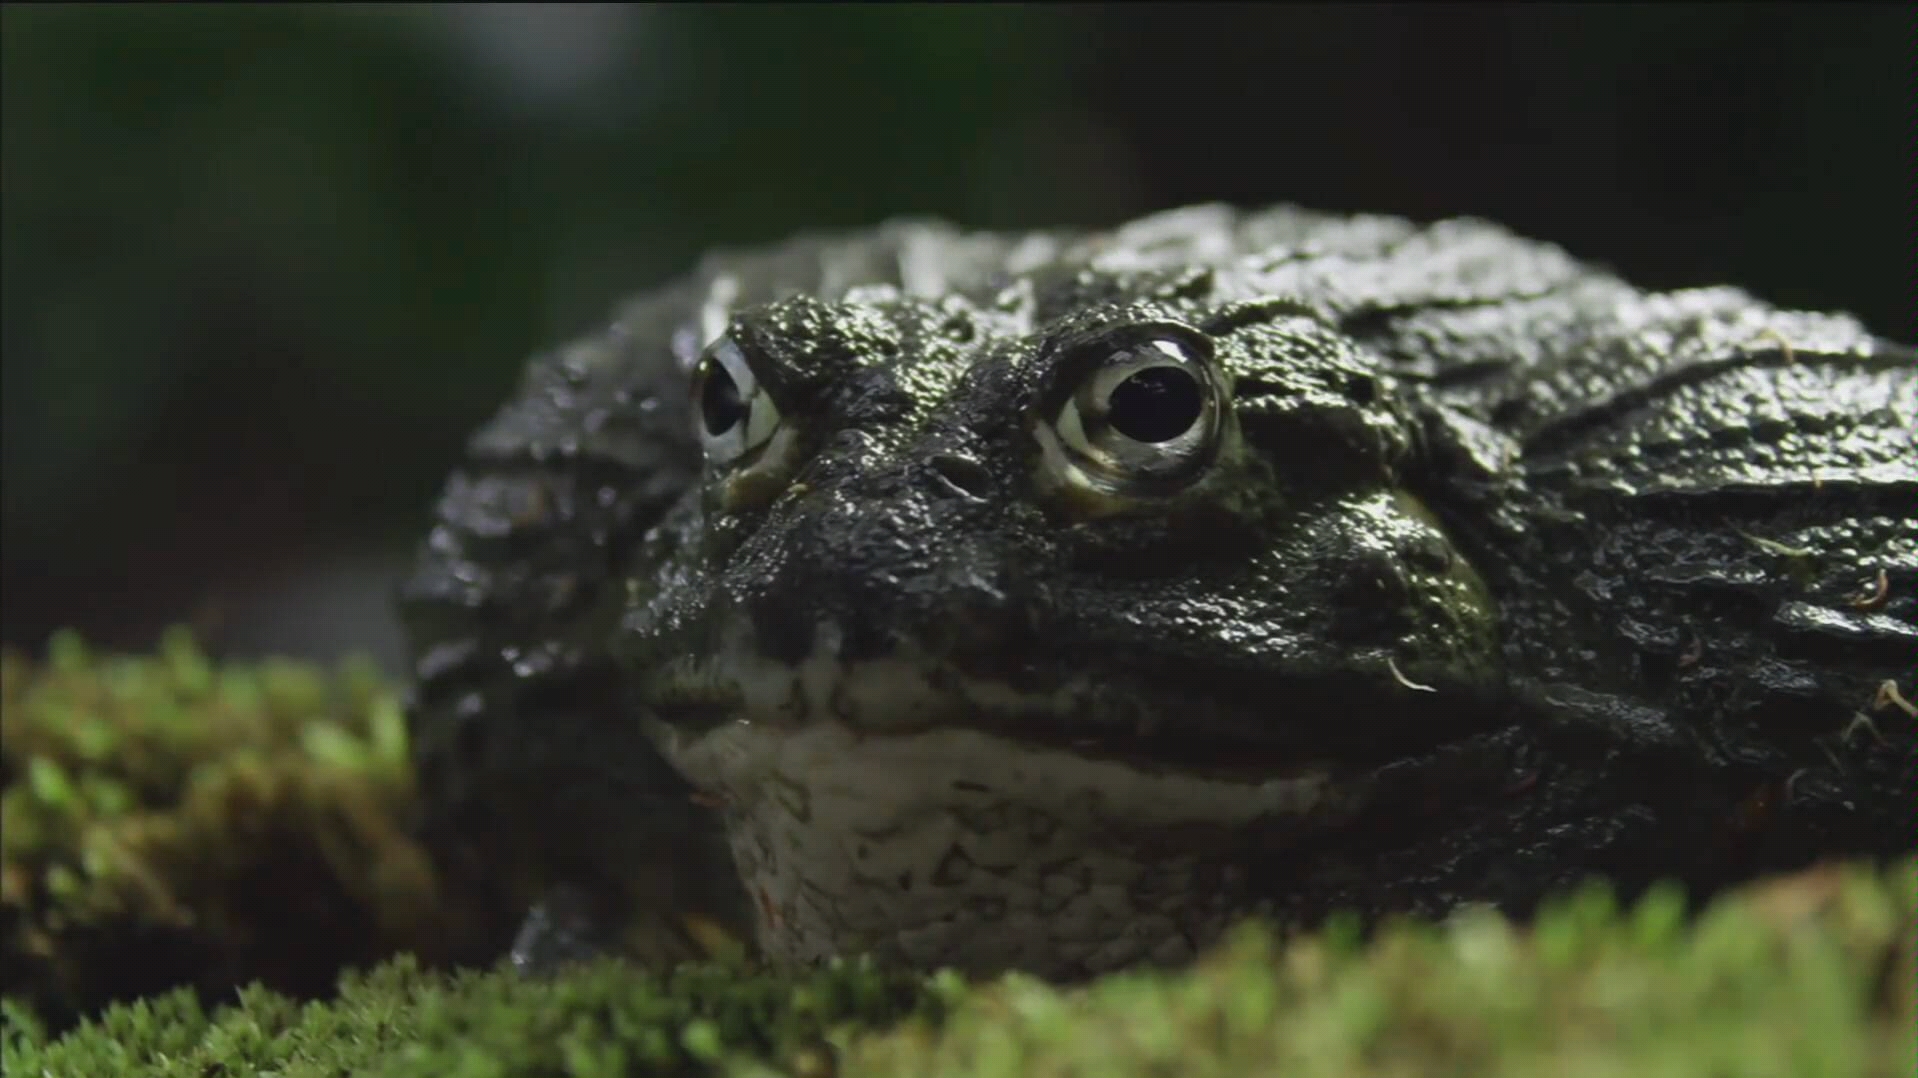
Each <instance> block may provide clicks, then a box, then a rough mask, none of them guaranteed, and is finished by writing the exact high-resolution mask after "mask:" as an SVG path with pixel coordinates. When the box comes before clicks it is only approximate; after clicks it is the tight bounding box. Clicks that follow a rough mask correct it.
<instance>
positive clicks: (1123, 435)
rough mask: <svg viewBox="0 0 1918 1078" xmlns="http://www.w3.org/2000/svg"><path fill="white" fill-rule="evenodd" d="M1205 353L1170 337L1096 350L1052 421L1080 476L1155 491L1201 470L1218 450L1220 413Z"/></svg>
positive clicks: (1139, 339) (1147, 337)
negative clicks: (1081, 474) (1153, 489)
mask: <svg viewBox="0 0 1918 1078" xmlns="http://www.w3.org/2000/svg"><path fill="white" fill-rule="evenodd" d="M1202 351H1203V350H1202V349H1201V348H1200V347H1199V346H1198V345H1197V344H1195V343H1194V342H1192V341H1188V340H1186V339H1184V335H1174V334H1171V333H1167V334H1164V335H1145V336H1142V337H1135V338H1133V339H1130V340H1125V341H1119V342H1112V343H1109V344H1105V345H1101V346H1098V347H1096V348H1095V349H1093V350H1092V351H1091V354H1090V355H1088V357H1087V358H1088V360H1089V363H1088V364H1087V366H1081V367H1079V369H1080V370H1084V371H1085V373H1084V374H1082V375H1079V376H1078V378H1079V380H1078V382H1077V384H1076V386H1075V387H1074V388H1073V390H1072V392H1071V395H1070V396H1068V397H1066V398H1065V401H1064V404H1063V405H1062V406H1061V407H1060V409H1059V413H1058V418H1057V419H1056V420H1055V421H1054V422H1053V429H1054V431H1055V432H1056V433H1057V435H1058V439H1059V441H1060V443H1061V444H1062V445H1063V446H1064V447H1065V449H1066V450H1067V451H1068V452H1069V453H1070V454H1071V455H1072V457H1073V458H1075V459H1074V463H1075V464H1076V465H1077V466H1078V468H1079V470H1080V471H1081V472H1082V473H1085V474H1087V475H1088V476H1089V477H1091V478H1094V479H1096V480H1099V481H1101V482H1102V483H1103V484H1105V485H1108V486H1114V487H1153V486H1165V485H1168V484H1170V485H1177V484H1179V483H1182V482H1184V481H1186V480H1188V479H1190V478H1192V477H1193V476H1194V475H1195V474H1196V473H1197V472H1198V471H1199V470H1200V469H1202V468H1203V467H1204V465H1205V464H1206V462H1207V461H1209V460H1210V459H1211V458H1212V455H1213V452H1214V450H1215V449H1216V446H1217V442H1218V435H1219V428H1220V409H1221V394H1220V392H1219V385H1218V380H1217V378H1216V377H1215V376H1214V375H1213V373H1212V370H1211V367H1210V365H1209V364H1208V363H1207V362H1206V360H1205V358H1204V356H1203V354H1202ZM1088 367H1089V369H1088Z"/></svg>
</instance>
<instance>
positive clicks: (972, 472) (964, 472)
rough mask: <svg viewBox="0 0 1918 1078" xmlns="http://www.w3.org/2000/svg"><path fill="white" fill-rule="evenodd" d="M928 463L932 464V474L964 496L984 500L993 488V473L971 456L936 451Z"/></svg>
mask: <svg viewBox="0 0 1918 1078" xmlns="http://www.w3.org/2000/svg"><path fill="white" fill-rule="evenodd" d="M928 463H930V464H931V465H932V474H933V475H935V476H937V477H938V478H939V479H940V480H941V481H942V483H943V484H944V485H945V486H946V487H948V488H950V489H951V490H952V491H953V492H954V493H956V494H959V495H960V496H962V497H966V498H974V499H977V500H980V501H983V500H985V498H986V495H987V494H989V493H990V492H991V490H992V473H991V472H988V471H986V468H985V465H983V464H980V463H979V462H978V461H976V460H973V459H972V458H971V457H961V456H956V455H954V454H952V453H935V454H933V457H932V459H931V460H930V461H929V462H928Z"/></svg>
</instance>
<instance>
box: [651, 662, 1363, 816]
mask: <svg viewBox="0 0 1918 1078" xmlns="http://www.w3.org/2000/svg"><path fill="white" fill-rule="evenodd" d="M650 688H651V692H649V693H648V694H647V697H648V699H647V703H648V707H649V710H650V712H651V714H652V715H653V716H654V717H655V718H656V719H657V720H659V728H660V729H661V730H662V731H670V738H671V740H672V742H673V743H674V744H675V745H678V746H686V745H690V744H692V743H694V742H696V741H698V740H699V739H701V738H703V737H706V736H709V735H713V734H716V733H718V732H720V731H723V730H726V729H729V728H738V727H742V726H743V727H752V728H755V729H758V730H762V731H784V732H787V733H794V732H797V731H800V730H804V729H806V728H809V727H812V726H816V725H822V724H833V725H837V726H839V727H842V728H844V729H845V730H847V731H848V732H850V733H851V735H852V736H854V737H855V738H857V739H859V740H862V741H863V740H871V739H883V738H904V737H912V736H920V735H926V734H929V733H933V732H937V731H942V730H968V731H973V732H976V733H979V734H982V735H988V736H990V737H992V738H994V739H997V740H999V741H1002V742H1005V743H1006V744H1007V747H1008V748H1009V749H1011V748H1014V747H1016V749H1017V750H1019V751H1025V752H1031V753H1043V754H1055V755H1058V756H1062V757H1072V758H1076V759H1080V760H1086V761H1097V762H1102V763H1108V764H1113V765H1118V766H1122V767H1125V768H1127V769H1129V770H1132V771H1135V772H1139V773H1146V774H1175V773H1176V774H1182V775H1187V776H1192V777H1197V778H1209V779H1213V780H1217V781H1222V782H1238V783H1260V782H1266V781H1269V780H1273V779H1278V778H1285V777H1288V776H1301V775H1309V774H1321V773H1324V772H1325V771H1326V770H1328V769H1329V768H1331V767H1332V766H1333V764H1332V763H1331V762H1330V761H1327V760H1324V759H1319V758H1315V757H1314V756H1313V755H1312V754H1308V753H1303V752H1301V751H1300V749H1299V747H1298V746H1297V745H1296V744H1284V743H1280V742H1278V741H1276V740H1274V739H1270V738H1263V739H1262V738H1258V737H1255V736H1234V735H1233V734H1232V733H1229V732H1227V730H1228V729H1229V728H1230V727H1231V726H1232V725H1235V724H1229V723H1225V722H1217V721H1211V722H1208V721H1203V720H1204V719H1205V717H1206V716H1205V715H1204V714H1202V713H1203V712H1205V711H1206V710H1208V708H1207V705H1204V704H1202V703H1200V702H1198V701H1196V700H1187V701H1184V702H1182V703H1170V702H1167V701H1166V700H1164V699H1163V696H1164V694H1155V693H1142V692H1140V691H1138V689H1137V688H1136V687H1131V686H1121V685H1118V684H1116V683H1114V682H1112V681H1110V680H1108V679H1101V678H1098V677H1095V676H1092V675H1075V676H1068V677H1064V678H1062V679H1060V681H1059V682H1058V683H1057V684H1056V685H1054V686H1053V687H1052V688H1051V689H1049V690H1048V691H1045V692H1035V691H1031V690H1027V689H1020V688H1015V687H1013V686H1011V685H1008V684H1006V683H1004V682H1001V681H997V680H993V679H989V678H979V677H973V676H969V675H966V674H964V673H962V672H960V671H957V670H955V669H954V668H953V667H951V666H950V665H947V664H944V663H940V662H938V661H936V660H931V659H929V658H928V657H923V656H917V655H912V654H900V655H895V656H891V657H887V658H882V659H875V660H868V661H862V662H859V663H856V664H843V663H841V662H839V661H838V660H837V658H836V656H834V655H833V654H832V652H831V651H830V650H829V649H822V650H820V651H816V652H815V653H814V654H813V655H812V656H811V657H809V658H808V659H806V660H805V661H804V662H801V663H799V664H796V665H790V666H789V665H786V664H783V663H777V662H773V661H771V660H767V659H764V658H761V657H758V656H756V655H753V654H751V653H749V652H745V653H742V652H741V651H739V650H733V649H729V650H728V651H726V652H722V653H721V656H720V658H718V659H716V660H711V661H708V662H703V663H693V662H682V663H679V664H675V665H674V666H673V667H672V668H671V669H669V670H668V671H667V672H666V675H665V676H664V677H662V678H660V679H659V680H657V681H655V682H654V683H653V684H652V685H651V686H650ZM1195 719H1197V720H1199V721H1193V720H1195ZM1236 725H1244V724H1236Z"/></svg>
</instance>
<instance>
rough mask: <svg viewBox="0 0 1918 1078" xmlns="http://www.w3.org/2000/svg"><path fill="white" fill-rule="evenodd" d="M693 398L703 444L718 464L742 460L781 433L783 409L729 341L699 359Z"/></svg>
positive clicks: (726, 339)
mask: <svg viewBox="0 0 1918 1078" xmlns="http://www.w3.org/2000/svg"><path fill="white" fill-rule="evenodd" d="M692 393H693V410H694V412H695V413H696V417H697V418H696V419H695V426H697V427H698V428H699V441H700V444H701V445H703V446H704V447H705V449H706V457H707V459H709V460H711V461H712V462H713V463H715V464H730V463H731V462H733V461H735V460H738V459H739V458H740V457H743V456H745V455H746V454H748V453H750V452H752V451H753V450H755V449H758V448H759V447H760V446H762V445H765V444H766V441H767V440H768V439H769V438H771V437H772V436H773V432H774V431H776V430H778V429H779V408H778V407H777V406H776V405H774V404H773V399H772V397H770V396H768V395H767V393H766V392H765V390H764V389H763V388H762V387H761V386H760V384H759V379H758V378H756V377H754V375H753V370H752V367H750V366H748V365H747V363H746V356H745V353H743V352H741V351H740V350H739V346H738V345H737V344H735V343H733V341H731V340H730V339H728V338H721V339H720V340H719V341H717V342H715V343H714V344H713V346H712V347H711V348H708V349H707V350H706V354H705V355H703V356H701V357H700V359H699V363H698V365H696V366H695V367H694V368H693V384H692Z"/></svg>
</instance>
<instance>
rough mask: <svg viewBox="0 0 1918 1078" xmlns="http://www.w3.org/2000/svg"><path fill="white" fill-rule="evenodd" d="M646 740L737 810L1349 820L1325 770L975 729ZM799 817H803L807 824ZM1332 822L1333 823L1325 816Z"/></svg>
mask: <svg viewBox="0 0 1918 1078" xmlns="http://www.w3.org/2000/svg"><path fill="white" fill-rule="evenodd" d="M648 733H649V734H650V735H651V736H652V737H653V738H654V742H655V744H657V745H659V747H660V749H661V751H662V752H663V754H664V755H665V756H666V758H667V760H668V761H669V762H670V763H672V765H673V766H674V767H675V768H676V769H677V770H678V771H679V772H680V773H681V774H682V775H683V776H685V778H686V779H687V780H688V781H689V782H691V783H692V784H693V785H694V786H696V787H698V788H699V789H700V790H701V791H702V792H703V793H705V794H706V795H709V796H712V797H715V798H716V799H717V800H718V801H720V802H723V803H726V804H729V805H733V806H742V805H744V804H747V803H750V802H753V801H755V800H760V799H764V798H766V797H777V796H780V795H781V793H782V792H785V793H790V792H791V791H794V790H803V791H805V793H804V796H805V797H806V799H807V800H808V801H809V802H818V801H823V800H826V799H828V798H840V799H843V800H845V801H847V802H857V803H858V805H859V810H860V811H859V812H857V813H855V812H853V811H850V810H848V811H844V812H835V813H830V815H833V816H836V817H839V818H846V819H850V818H852V817H853V816H855V815H865V814H868V813H870V814H872V816H873V817H874V818H871V819H868V820H866V822H865V824H864V826H865V827H866V828H883V827H884V826H885V820H884V818H885V816H886V815H887V814H888V813H899V814H902V815H905V814H911V813H912V812H914V811H917V810H919V809H922V808H925V807H928V806H935V807H936V806H939V805H950V804H956V803H964V802H965V801H967V800H971V799H974V798H976V797H978V796H982V795H993V796H997V797H1001V798H1007V799H1009V800H1011V801H1012V802H1015V803H1019V804H1024V805H1028V806H1030V807H1033V808H1037V809H1040V810H1042V811H1045V812H1048V813H1052V814H1054V815H1056V816H1058V817H1059V818H1060V820H1061V822H1063V823H1065V824H1067V825H1068V826H1069V827H1073V828H1084V829H1100V828H1104V827H1109V826H1111V825H1112V824H1114V823H1119V822H1123V823H1124V824H1125V825H1126V826H1128V827H1136V828H1169V827H1177V826H1181V825H1191V824H1210V825H1216V826H1223V827H1243V826H1250V825H1252V824H1255V823H1257V822H1259V821H1272V820H1277V819H1284V818H1291V819H1298V818H1302V817H1308V816H1314V815H1318V814H1319V813H1320V812H1322V811H1326V810H1332V809H1335V808H1336V807H1347V808H1349V807H1350V806H1349V804H1347V802H1349V801H1350V800H1351V796H1352V795H1353V794H1354V793H1356V790H1355V789H1354V788H1347V787H1345V786H1344V785H1343V782H1342V779H1341V776H1339V775H1337V774H1335V773H1334V772H1333V771H1331V770H1329V769H1324V770H1321V769H1310V768H1300V767H1291V768H1286V769H1283V770H1278V769H1274V770H1271V771H1268V772H1265V773H1255V772H1253V771H1252V770H1251V769H1239V770H1238V771H1237V772H1236V773H1233V774H1221V773H1215V772H1209V771H1201V770H1195V769H1184V768H1177V767H1170V766H1167V767H1159V766H1153V765H1152V764H1151V763H1149V762H1143V763H1142V762H1137V761H1135V760H1133V759H1129V758H1125V757H1114V756H1103V755H1093V754H1089V753H1084V752H1079V751H1075V750H1073V749H1070V748H1065V747H1059V746H1052V745H1046V744H1041V743H1037V742H1033V741H1028V740H1024V739H1021V738H1016V737H1011V736H1006V735H1002V734H999V733H995V732H992V731H988V730H984V729H979V728H976V727H957V726H955V727H936V728H919V729H914V730H905V731H894V732H887V733H882V734H874V733H870V732H866V731H861V730H857V729H853V728H851V727H848V726H847V725H845V724H844V723H841V722H836V721H825V722H816V723H809V724H807V725H805V726H803V727H790V726H777V725H771V724H763V723H754V722H750V721H735V722H731V723H725V724H721V725H719V726H717V727H714V728H712V729H709V730H706V731H703V732H701V733H698V734H690V735H689V733H688V732H687V731H683V730H680V729H677V728H674V727H671V726H669V725H667V724H665V723H661V722H658V721H657V720H653V721H650V722H649V723H648ZM812 814H813V810H812V809H809V810H808V811H807V812H806V813H805V815H812ZM1332 814H1333V815H1343V812H1337V811H1334V812H1333V813H1332Z"/></svg>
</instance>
